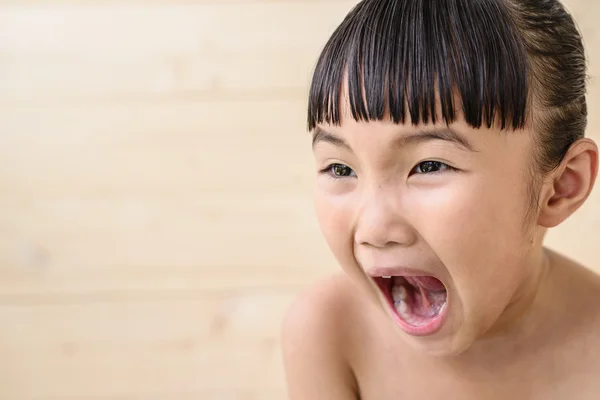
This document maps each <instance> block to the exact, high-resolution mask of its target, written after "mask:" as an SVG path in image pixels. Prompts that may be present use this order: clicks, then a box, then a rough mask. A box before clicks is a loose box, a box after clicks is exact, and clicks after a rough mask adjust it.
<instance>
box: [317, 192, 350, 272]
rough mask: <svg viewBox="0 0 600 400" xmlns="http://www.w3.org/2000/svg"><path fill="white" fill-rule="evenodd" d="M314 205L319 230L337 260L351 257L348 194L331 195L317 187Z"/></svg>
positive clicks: (346, 262)
mask: <svg viewBox="0 0 600 400" xmlns="http://www.w3.org/2000/svg"><path fill="white" fill-rule="evenodd" d="M314 207H315V213H316V216H317V220H318V221H319V226H320V228H321V232H322V233H323V236H324V238H325V240H326V242H327V244H328V246H329V248H330V249H331V251H332V253H333V255H334V256H335V257H336V259H337V260H338V262H339V263H340V264H342V266H343V265H347V264H348V262H349V261H350V260H351V259H352V205H351V204H350V199H349V198H348V196H341V195H332V194H331V193H329V192H327V191H324V190H320V189H319V188H318V187H317V189H316V191H315V194H314Z"/></svg>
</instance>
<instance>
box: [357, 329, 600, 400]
mask: <svg viewBox="0 0 600 400" xmlns="http://www.w3.org/2000/svg"><path fill="white" fill-rule="evenodd" d="M362 349H363V351H361V356H360V358H358V363H357V365H356V368H354V372H355V377H356V380H357V386H358V388H359V396H360V397H359V398H360V400H413V399H414V400H422V399H437V398H443V399H445V400H453V399H456V400H480V399H489V400H495V399H498V400H500V399H502V400H504V399H527V400H537V399H540V400H541V399H544V400H562V399H568V400H570V399H575V398H576V399H578V400H588V399H589V400H597V399H598V398H600V397H599V393H600V375H599V373H600V343H598V341H597V340H593V338H590V340H582V341H579V342H577V343H575V344H567V343H564V344H563V345H562V346H556V347H553V349H552V350H550V349H546V350H545V351H540V352H539V353H538V352H535V353H534V354H532V355H525V356H524V355H523V354H521V353H519V352H515V353H514V354H510V355H508V356H507V355H504V358H503V359H500V358H501V357H499V358H498V359H495V358H493V357H491V358H488V359H480V360H473V362H472V363H470V364H468V365H466V366H465V365H462V366H460V367H458V366H457V365H456V364H454V363H452V362H448V360H436V359H435V358H427V359H425V358H423V359H421V358H420V357H416V356H415V355H414V353H413V355H412V356H411V355H409V354H407V353H406V352H403V351H398V348H391V347H389V346H387V347H386V346H383V345H381V344H380V343H376V342H372V343H370V344H367V343H366V342H363V347H362Z"/></svg>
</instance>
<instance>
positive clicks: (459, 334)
mask: <svg viewBox="0 0 600 400" xmlns="http://www.w3.org/2000/svg"><path fill="white" fill-rule="evenodd" d="M585 63H586V61H585V56H584V49H583V47H582V42H581V37H580V34H579V32H578V30H577V28H576V26H575V24H574V22H573V20H572V18H571V16H570V15H569V14H568V13H567V12H566V11H565V9H564V7H563V6H562V5H561V4H560V3H559V2H558V1H557V0H364V1H362V2H361V3H360V4H358V5H357V6H356V7H355V8H354V9H353V10H352V11H351V12H350V13H349V15H348V16H347V17H346V19H345V20H344V21H343V22H342V24H341V25H340V26H339V28H338V29H337V30H336V31H335V33H334V34H333V35H332V37H331V38H330V40H329V42H328V43H327V45H326V46H325V48H324V50H323V52H322V54H321V56H320V59H319V61H318V64H317V67H316V71H315V73H314V77H313V81H312V87H311V91H310V99H309V110H308V124H309V128H310V130H311V133H312V136H313V150H314V155H315V159H316V166H317V170H318V178H317V183H316V194H315V205H316V210H317V215H318V219H319V221H320V224H321V228H322V231H323V233H324V236H325V238H326V240H327V243H328V245H329V247H330V248H331V250H332V252H333V253H334V255H335V256H336V258H337V260H338V262H339V264H340V266H341V268H342V269H343V271H344V272H345V274H343V275H341V276H337V277H334V278H332V279H330V280H328V281H327V282H324V283H321V284H319V285H317V286H316V287H315V288H312V289H311V290H309V291H308V292H307V293H305V294H303V295H302V296H301V297H300V298H299V300H298V301H297V302H296V303H295V304H294V306H293V307H292V308H291V309H290V311H289V313H288V315H287V317H286V320H285V323H284V330H283V350H284V357H285V366H286V373H287V378H288V386H289V393H290V396H291V398H292V399H294V400H319V399H323V400H349V399H363V400H400V399H419V400H421V399H442V398H443V399H460V400H465V399H477V400H481V399H544V400H548V399H590V400H591V399H598V398H600V394H599V393H600V379H599V378H600V375H599V374H600V334H598V332H600V278H599V277H598V276H596V275H595V274H593V273H592V272H590V270H588V269H586V268H584V267H583V266H580V265H578V264H576V263H575V262H573V261H571V260H569V259H567V258H565V257H563V256H560V255H559V254H556V253H554V252H552V251H550V250H548V249H546V248H544V247H543V239H544V235H545V233H546V230H547V229H548V228H552V227H555V226H557V225H559V224H560V223H561V222H563V221H564V220H565V219H566V218H568V217H569V216H570V215H571V214H572V213H573V212H575V211H576V210H577V209H578V208H579V207H580V206H581V205H582V204H583V203H584V202H585V200H586V199H587V197H588V195H589V194H590V191H591V190H592V187H593V184H594V181H595V178H596V175H597V170H598V148H597V146H596V144H595V143H594V142H593V141H592V140H590V139H586V138H584V132H585V128H586V115H587V107H586V97H585V90H586V68H585ZM595 267H596V268H598V266H595Z"/></svg>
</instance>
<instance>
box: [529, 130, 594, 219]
mask: <svg viewBox="0 0 600 400" xmlns="http://www.w3.org/2000/svg"><path fill="white" fill-rule="evenodd" d="M597 175H598V146H597V145H596V143H594V141H593V140H591V139H580V140H578V141H577V142H575V143H573V145H572V146H571V147H570V148H569V150H568V151H567V154H566V155H565V157H564V159H563V161H562V162H561V164H560V166H559V167H558V168H557V169H556V170H555V171H554V172H552V173H551V174H550V177H549V178H550V179H548V180H547V181H546V183H545V184H544V185H543V188H542V196H540V213H539V218H538V224H539V225H541V226H543V227H545V228H552V227H555V226H557V225H559V224H560V223H561V222H563V221H564V220H565V219H567V218H568V217H569V216H570V215H571V214H573V213H574V212H575V211H576V210H577V209H578V208H579V207H581V205H582V204H583V203H584V202H585V200H586V199H587V198H588V196H589V195H590V193H591V191H592V188H593V187H594V182H595V181H596V176H597Z"/></svg>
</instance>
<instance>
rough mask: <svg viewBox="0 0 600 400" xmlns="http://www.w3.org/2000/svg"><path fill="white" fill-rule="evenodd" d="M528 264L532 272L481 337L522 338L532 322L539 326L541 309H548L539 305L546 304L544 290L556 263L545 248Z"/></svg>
mask: <svg viewBox="0 0 600 400" xmlns="http://www.w3.org/2000/svg"><path fill="white" fill-rule="evenodd" d="M529 264H530V268H529V270H530V271H532V272H531V274H530V275H529V277H528V278H527V279H526V280H524V281H523V283H522V284H521V285H520V286H519V288H518V289H517V290H516V291H515V293H514V295H513V297H512V300H511V302H510V303H509V304H508V306H507V307H506V308H505V309H504V311H503V312H502V314H501V315H500V317H499V318H498V320H497V321H496V322H495V323H494V325H492V327H491V328H490V329H488V330H487V331H486V333H485V334H484V335H483V336H482V337H481V339H483V340H485V339H493V338H496V337H502V338H505V339H506V338H507V337H511V336H518V337H520V336H522V334H523V332H524V331H529V327H531V325H535V326H537V324H538V322H539V321H538V320H539V318H540V317H541V315H540V314H541V313H540V312H538V311H543V310H545V307H539V306H540V305H543V303H545V299H544V298H543V296H542V293H543V292H544V289H545V287H546V286H547V285H548V284H549V283H550V279H549V278H550V275H551V272H552V268H553V264H552V262H551V260H550V257H549V255H548V253H547V251H546V250H545V249H544V248H541V249H540V251H539V252H538V253H537V254H535V255H534V256H533V257H532V259H531V260H530V261H529ZM531 267H533V268H531Z"/></svg>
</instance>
